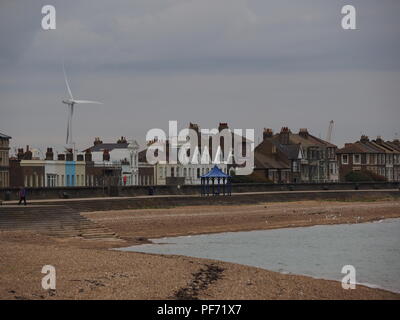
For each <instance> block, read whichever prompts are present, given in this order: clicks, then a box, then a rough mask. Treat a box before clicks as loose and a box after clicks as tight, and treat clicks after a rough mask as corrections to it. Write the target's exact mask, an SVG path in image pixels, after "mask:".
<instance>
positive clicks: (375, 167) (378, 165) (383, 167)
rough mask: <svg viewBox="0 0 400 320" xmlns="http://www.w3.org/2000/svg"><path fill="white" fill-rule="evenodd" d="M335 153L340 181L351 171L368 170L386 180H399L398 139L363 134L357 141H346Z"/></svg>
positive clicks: (399, 156)
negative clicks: (390, 139) (373, 137)
mask: <svg viewBox="0 0 400 320" xmlns="http://www.w3.org/2000/svg"><path fill="white" fill-rule="evenodd" d="M337 155H338V163H339V178H340V181H345V180H346V175H347V174H348V173H350V172H352V171H370V172H373V173H375V174H377V175H379V176H382V177H385V178H386V180H387V181H400V142H399V140H393V141H384V140H383V139H382V138H381V137H378V138H377V139H376V140H370V139H369V138H368V137H367V136H365V135H363V136H361V139H360V140H359V141H356V142H354V143H346V144H345V146H344V147H343V148H341V149H339V150H338V151H337Z"/></svg>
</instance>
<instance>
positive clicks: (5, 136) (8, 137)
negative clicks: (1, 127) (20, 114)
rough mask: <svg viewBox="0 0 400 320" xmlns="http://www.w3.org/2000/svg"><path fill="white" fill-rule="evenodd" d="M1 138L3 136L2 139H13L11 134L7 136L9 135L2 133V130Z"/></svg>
mask: <svg viewBox="0 0 400 320" xmlns="http://www.w3.org/2000/svg"><path fill="white" fill-rule="evenodd" d="M0 138H1V139H11V137H10V136H7V135H5V134H3V133H1V132H0Z"/></svg>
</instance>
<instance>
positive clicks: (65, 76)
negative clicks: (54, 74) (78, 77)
mask: <svg viewBox="0 0 400 320" xmlns="http://www.w3.org/2000/svg"><path fill="white" fill-rule="evenodd" d="M63 72H64V79H65V84H66V85H67V89H68V93H69V97H70V98H71V99H72V100H73V99H74V97H73V96H72V92H71V88H70V87H69V83H68V79H67V74H66V73H65V67H64V64H63Z"/></svg>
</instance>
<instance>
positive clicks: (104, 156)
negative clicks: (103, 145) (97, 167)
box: [103, 150, 110, 161]
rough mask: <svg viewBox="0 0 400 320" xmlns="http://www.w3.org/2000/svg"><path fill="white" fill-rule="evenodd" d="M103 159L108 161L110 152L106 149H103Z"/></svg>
mask: <svg viewBox="0 0 400 320" xmlns="http://www.w3.org/2000/svg"><path fill="white" fill-rule="evenodd" d="M103 161H110V152H109V151H108V150H104V151H103Z"/></svg>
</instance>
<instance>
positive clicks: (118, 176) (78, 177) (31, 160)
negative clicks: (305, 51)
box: [0, 123, 400, 188]
mask: <svg viewBox="0 0 400 320" xmlns="http://www.w3.org/2000/svg"><path fill="white" fill-rule="evenodd" d="M188 128H189V129H192V130H193V131H194V132H196V133H197V137H198V141H197V143H196V149H197V150H195V152H192V154H190V152H191V151H189V150H188V151H187V155H188V156H190V157H191V158H192V159H194V158H197V161H192V162H191V163H189V164H183V163H180V161H179V159H177V154H179V151H180V149H181V148H183V147H184V142H178V143H175V144H174V146H173V147H172V148H171V141H170V140H166V141H161V140H158V139H154V140H152V141H149V142H148V143H147V145H146V147H145V148H144V149H143V150H141V151H139V149H140V147H139V144H138V143H137V142H136V141H133V140H132V141H127V139H126V138H124V137H121V138H119V139H118V140H117V141H116V142H115V143H103V141H101V139H100V138H95V140H94V142H93V146H90V147H88V148H86V149H84V150H82V151H81V152H79V153H77V152H73V151H72V150H71V149H67V150H65V152H63V153H59V154H57V155H55V154H54V152H53V149H52V148H48V149H47V151H46V154H45V156H44V157H42V158H41V157H40V156H38V155H37V154H34V152H32V150H30V149H29V147H28V146H27V147H26V150H24V149H18V152H17V154H16V155H14V156H12V157H11V158H9V149H10V148H9V140H10V139H11V137H9V136H7V135H4V134H0V188H4V187H8V186H11V187H19V186H26V187H69V186H105V185H126V186H130V185H165V184H176V185H182V184H200V183H201V176H202V175H204V174H206V173H207V172H209V171H210V170H211V169H212V167H213V166H214V164H215V163H217V164H218V166H219V168H220V169H221V170H222V171H223V172H225V173H228V174H231V175H234V174H235V172H236V170H237V169H238V167H240V165H239V164H238V163H239V161H238V160H239V159H238V157H240V156H243V157H244V158H245V159H248V157H249V155H250V154H251V153H253V155H254V158H253V159H254V163H252V168H253V173H252V174H251V175H250V176H249V177H248V178H249V181H260V182H261V181H264V182H267V181H268V182H273V183H304V182H309V183H312V182H338V181H346V179H347V176H348V174H349V173H352V172H368V173H373V174H374V175H375V176H378V177H381V178H382V179H384V180H387V181H400V142H399V140H397V139H395V140H393V141H384V140H383V139H382V138H380V137H378V138H377V139H375V140H370V139H369V138H368V137H367V136H362V137H361V138H360V140H359V141H356V142H354V143H346V144H345V145H344V147H343V148H340V149H338V147H337V146H336V145H334V144H332V143H330V142H328V141H324V140H322V139H320V138H318V137H316V136H314V135H312V134H311V133H309V132H308V130H307V129H300V130H299V131H298V132H297V133H295V132H292V131H291V130H290V129H289V128H288V127H283V128H282V129H281V130H280V132H277V133H274V132H273V130H272V129H269V128H266V129H264V132H263V139H262V141H261V143H259V144H258V145H257V146H256V147H255V148H254V141H251V140H248V139H246V138H245V137H241V136H240V137H239V138H238V137H237V136H235V134H234V133H230V135H231V136H229V137H228V138H227V137H226V136H225V137H223V136H222V132H224V130H225V129H229V127H228V124H227V123H220V124H219V126H218V130H217V132H214V133H212V134H211V133H208V134H205V135H204V134H200V128H199V126H198V125H197V124H194V123H190V124H189V126H188ZM230 138H232V141H231V142H232V144H231V147H232V150H231V154H230V155H228V158H229V156H230V157H231V160H232V161H230V162H224V159H226V158H227V155H226V154H224V152H225V150H224V144H226V143H227V141H226V139H230ZM234 138H238V139H234ZM224 139H225V140H224ZM149 149H157V150H161V149H162V150H166V154H165V161H157V162H156V163H150V162H149V161H148V159H147V155H148V151H149ZM236 149H237V150H240V152H235V150H236ZM253 150H254V152H253ZM157 152H158V151H157ZM196 152H197V153H196ZM232 155H234V156H233V158H232ZM246 157H247V158H246ZM171 160H174V161H171ZM204 160H206V161H204Z"/></svg>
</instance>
